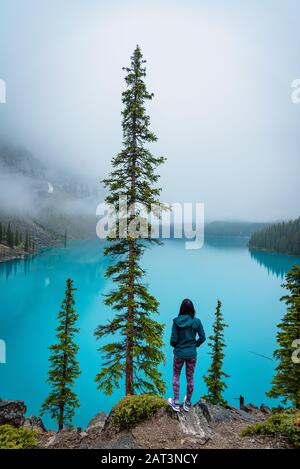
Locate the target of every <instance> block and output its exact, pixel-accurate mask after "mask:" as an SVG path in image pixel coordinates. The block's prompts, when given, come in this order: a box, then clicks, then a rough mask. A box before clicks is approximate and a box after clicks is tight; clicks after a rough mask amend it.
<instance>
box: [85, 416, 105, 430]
mask: <svg viewBox="0 0 300 469" xmlns="http://www.w3.org/2000/svg"><path fill="white" fill-rule="evenodd" d="M106 419H107V415H106V414H105V413H104V412H99V413H98V414H97V415H95V417H94V418H93V419H92V420H91V421H90V422H89V424H88V426H87V428H86V431H89V430H94V429H96V428H97V429H98V430H99V431H101V430H102V428H103V427H104V424H105V421H106Z"/></svg>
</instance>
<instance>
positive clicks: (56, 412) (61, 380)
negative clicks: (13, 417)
mask: <svg viewBox="0 0 300 469" xmlns="http://www.w3.org/2000/svg"><path fill="white" fill-rule="evenodd" d="M75 290H76V288H74V287H73V280H71V279H70V278H68V279H67V281H66V291H65V298H64V300H63V302H62V305H61V309H60V312H59V313H58V320H59V324H58V327H57V328H56V332H57V334H56V338H57V343H56V344H55V345H51V346H50V351H51V354H50V358H49V362H50V369H49V373H48V380H47V381H48V383H49V384H50V386H51V392H50V394H49V396H48V397H47V399H46V400H45V401H44V403H43V405H42V408H41V415H43V414H44V413H45V412H49V413H50V415H51V418H52V419H54V420H56V421H57V424H58V430H62V429H63V428H64V427H65V426H66V425H70V424H71V422H72V418H73V416H74V413H75V409H76V408H78V407H79V402H78V399H77V396H76V394H75V393H74V391H73V390H72V388H73V386H74V383H75V379H76V378H77V377H78V376H79V374H80V369H79V363H78V361H77V352H78V350H79V346H78V345H77V344H76V343H75V341H74V338H75V336H76V334H78V332H79V328H78V327H76V322H77V320H78V314H77V313H76V311H75V308H74V305H75V300H74V291H75Z"/></svg>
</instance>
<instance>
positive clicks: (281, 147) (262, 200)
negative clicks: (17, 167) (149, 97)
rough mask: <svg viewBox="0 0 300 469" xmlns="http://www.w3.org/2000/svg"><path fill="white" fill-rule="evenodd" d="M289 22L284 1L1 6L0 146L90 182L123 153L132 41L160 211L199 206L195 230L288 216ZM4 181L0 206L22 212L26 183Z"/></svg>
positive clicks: (291, 209)
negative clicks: (0, 92)
mask: <svg viewBox="0 0 300 469" xmlns="http://www.w3.org/2000/svg"><path fill="white" fill-rule="evenodd" d="M299 22H300V5H299V2H298V1H296V0H287V1H285V2H282V1H280V0H265V1H264V2H261V0H253V1H251V2H248V1H241V0H236V1H234V0H222V1H221V0H209V1H200V0H199V1H196V0H195V1H191V0H186V1H183V0H182V1H175V0H172V1H169V0H165V1H164V2H162V1H161V0H160V1H156V0H151V1H150V0H140V1H130V0H122V1H115V0H113V1H109V2H108V1H101V0H64V1H62V0H43V1H39V0H0V79H2V80H5V83H6V104H0V139H1V140H4V141H5V142H10V143H11V144H13V145H14V146H18V145H21V146H23V147H26V148H27V149H28V150H29V151H30V152H31V153H32V154H33V155H34V156H35V157H36V158H37V159H38V160H40V161H41V162H42V163H43V164H44V165H45V167H46V168H47V171H50V172H51V171H53V172H54V173H55V174H56V175H57V174H59V173H60V172H62V173H63V174H70V175H72V177H73V175H74V177H75V178H84V180H91V182H92V183H93V184H97V183H98V181H100V179H101V178H102V177H104V176H105V175H107V173H108V172H109V169H110V160H111V158H112V156H113V155H114V154H115V153H116V152H118V151H119V150H120V148H121V144H122V135H121V126H120V124H121V116H120V112H121V92H122V90H123V89H124V72H123V71H122V67H123V66H126V65H128V62H129V59H130V55H131V54H132V51H133V49H134V47H135V45H136V44H137V43H138V44H139V45H140V47H141V48H142V52H143V54H144V57H145V58H146V59H147V70H148V75H147V84H148V87H149V89H150V91H153V92H154V93H155V98H154V100H153V101H152V102H151V103H149V105H148V111H149V114H150V116H151V123H152V128H153V130H154V131H155V132H156V133H157V136H158V138H159V140H158V142H157V143H156V144H155V145H153V146H152V150H153V152H155V153H157V154H162V155H164V156H166V157H167V158H168V160H167V163H166V164H165V165H164V167H161V168H160V173H161V180H160V184H161V186H162V187H163V193H162V198H163V200H164V201H166V202H196V201H198V202H203V203H204V204H205V217H206V220H212V219H222V220H225V219H230V220H232V219H240V220H251V221H273V220H279V219H288V218H293V217H297V216H299V212H300V210H299V208H300V207H299V200H300V185H299V173H300V157H299V150H300V142H299V127H300V105H298V106H297V105H295V104H293V103H292V100H291V93H292V88H291V84H292V81H293V80H294V79H296V78H299V76H300V58H299V57H300V54H299V52H300V50H299V49H300V46H299V44H300V40H299V39H300V28H299ZM48 174H49V173H48ZM7 177H8V176H7V175H6V176H5V177H4V175H2V178H1V179H0V184H1V193H2V194H6V199H5V203H7V204H8V203H10V204H12V205H14V204H15V201H16V200H17V199H18V202H17V203H16V205H17V206H18V208H19V209H21V210H22V209H23V204H24V205H25V207H28V206H31V205H32V206H34V204H35V203H36V200H31V199H32V197H33V196H32V192H31V182H32V181H30V183H29V189H28V186H27V183H28V181H27V177H25V179H24V177H23V176H22V177H21V176H17V177H16V178H13V180H12V181H10V182H9V183H8V182H7V181H8V179H7ZM47 178H48V176H47ZM54 179H55V178H54ZM45 180H46V179H45ZM51 182H52V181H51ZM24 184H25V187H24ZM99 187H100V192H101V186H100V183H99ZM46 189H47V187H46ZM54 189H56V186H55V184H54ZM36 197H37V195H36V193H35V194H34V198H36ZM2 200H3V199H2ZM20 200H21V208H20V205H19V201H20Z"/></svg>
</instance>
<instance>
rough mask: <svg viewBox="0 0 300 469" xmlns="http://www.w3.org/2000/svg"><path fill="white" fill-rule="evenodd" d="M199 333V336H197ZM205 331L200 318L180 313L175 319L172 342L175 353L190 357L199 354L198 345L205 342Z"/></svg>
mask: <svg viewBox="0 0 300 469" xmlns="http://www.w3.org/2000/svg"><path fill="white" fill-rule="evenodd" d="M197 335H198V338H197ZM205 339H206V337H205V332H204V329H203V326H202V323H201V321H200V319H199V318H192V317H191V316H189V315H188V314H180V315H179V316H177V318H175V319H174V320H173V327H172V334H171V340H170V344H171V346H172V347H174V355H175V356H176V357H178V358H182V359H188V358H195V357H196V356H197V347H199V346H200V345H201V344H203V342H205Z"/></svg>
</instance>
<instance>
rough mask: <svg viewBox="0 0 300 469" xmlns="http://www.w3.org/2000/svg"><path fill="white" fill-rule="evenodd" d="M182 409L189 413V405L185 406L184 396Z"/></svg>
mask: <svg viewBox="0 0 300 469" xmlns="http://www.w3.org/2000/svg"><path fill="white" fill-rule="evenodd" d="M183 409H184V410H185V411H186V412H189V411H190V409H191V405H187V404H186V396H185V398H184V401H183Z"/></svg>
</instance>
